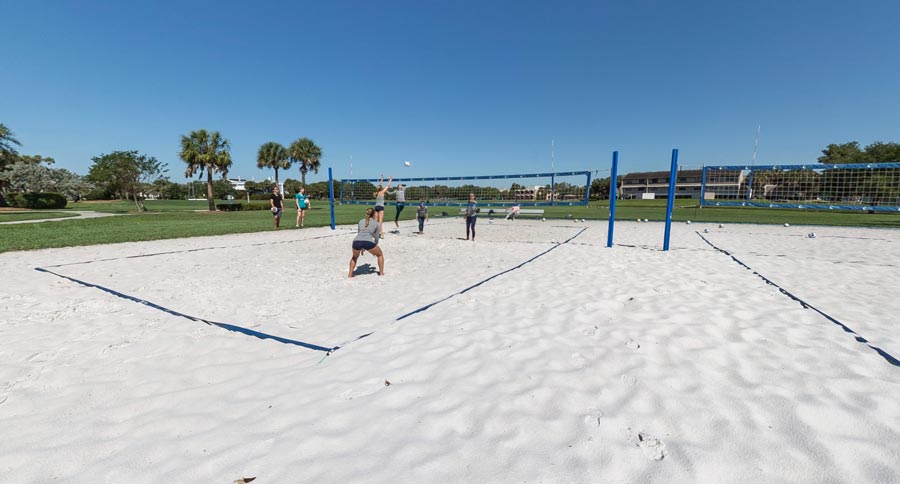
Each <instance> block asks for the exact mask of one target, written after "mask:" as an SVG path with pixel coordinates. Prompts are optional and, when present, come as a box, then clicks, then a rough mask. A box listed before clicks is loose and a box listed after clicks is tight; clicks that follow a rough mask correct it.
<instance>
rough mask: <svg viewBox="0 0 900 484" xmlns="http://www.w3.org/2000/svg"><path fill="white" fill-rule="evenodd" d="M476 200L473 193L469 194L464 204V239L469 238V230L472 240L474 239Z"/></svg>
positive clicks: (476, 212)
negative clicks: (467, 201) (467, 200)
mask: <svg viewBox="0 0 900 484" xmlns="http://www.w3.org/2000/svg"><path fill="white" fill-rule="evenodd" d="M480 211H481V209H480V208H478V202H477V201H475V194H474V193H470V194H469V203H467V204H466V240H469V232H470V231H471V232H472V242H474V241H475V222H477V221H478V212H480Z"/></svg>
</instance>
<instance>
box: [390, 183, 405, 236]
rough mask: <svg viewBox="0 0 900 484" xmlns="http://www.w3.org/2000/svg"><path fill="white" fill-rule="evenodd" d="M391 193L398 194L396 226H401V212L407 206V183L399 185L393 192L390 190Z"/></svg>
mask: <svg viewBox="0 0 900 484" xmlns="http://www.w3.org/2000/svg"><path fill="white" fill-rule="evenodd" d="M390 194H391V195H393V194H397V215H395V216H394V226H395V227H399V226H400V212H402V211H403V207H405V206H406V185H404V184H402V183H401V184H400V185H397V189H396V190H394V191H393V192H390Z"/></svg>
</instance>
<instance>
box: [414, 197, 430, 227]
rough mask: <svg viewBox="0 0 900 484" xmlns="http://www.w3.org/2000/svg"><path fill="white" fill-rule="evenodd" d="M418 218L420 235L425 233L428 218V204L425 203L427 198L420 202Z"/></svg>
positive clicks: (417, 212)
mask: <svg viewBox="0 0 900 484" xmlns="http://www.w3.org/2000/svg"><path fill="white" fill-rule="evenodd" d="M416 219H417V220H418V221H419V235H422V234H424V233H425V230H424V229H425V222H426V221H427V220H428V206H426V205H425V200H422V202H421V203H419V208H418V210H416Z"/></svg>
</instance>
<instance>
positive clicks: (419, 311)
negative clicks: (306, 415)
mask: <svg viewBox="0 0 900 484" xmlns="http://www.w3.org/2000/svg"><path fill="white" fill-rule="evenodd" d="M585 230H587V227H584V228H582V229H581V230H579V231H578V233H577V234H575V235H573V236H571V237H569V238H568V239H566V240H565V241H563V242H557V243H556V244H554V245H553V247H550V248H549V249H547V250H545V251H543V252H541V253H540V254H538V255H536V256H534V257H532V258H530V259H528V260H526V261H525V262H522V263H520V264H519V265H517V266H514V267H511V268H509V269H506V270H505V271H502V272H498V273H497V274H494V275H493V276H490V277H488V278H487V279H483V280H481V281H479V282H476V283H475V284H472V285H471V286H469V287H467V288H465V289H463V290H461V291H458V292H455V293H453V294H451V295H449V296H447V297H445V298H443V299H440V300H438V301H435V302H433V303H431V304H427V305H425V306H422V307H420V308H418V309H416V310H414V311H410V312H408V313H406V314H404V315H402V316H399V317H397V318H396V319H395V320H394V321H393V323H396V322H399V321H401V320H403V319H406V318H408V317H410V316H413V315H416V314H419V313H421V312H424V311H427V310H429V309H431V308H433V307H434V306H437V305H438V304H440V303H442V302H444V301H447V300H449V299H453V298H454V297H456V296H459V295H461V294H465V293H466V292H468V291H471V290H472V289H475V288H477V287H479V286H481V285H482V284H484V283H486V282H488V281H490V280H492V279H495V278H497V277H500V276H502V275H503V274H506V273H508V272H512V271H514V270H516V269H519V268H521V267H522V266H524V265H525V264H528V263H530V262H532V261H534V260H535V259H537V258H539V257H541V256H543V255H545V254H547V253H548V252H550V251H552V250H554V249H556V248H559V247H560V246H562V245H565V244H568V243H569V242H570V241H571V240H573V239H574V238H575V237H578V236H579V235H581V234H582V233H583V232H584V231H585ZM393 323H392V324H393ZM374 333H375V331H371V332H369V333H366V334H364V335H362V336H357V337H356V338H353V339H350V340H347V341H345V342H343V343H341V344H339V345H336V346H335V347H334V348H332V349H331V351H330V352H329V353H328V355H330V354H332V353H334V352H335V351H337V350H339V349H341V348H343V347H345V346H347V345H349V344H351V343H355V342H357V341H359V340H361V339H363V338H365V337H367V336H371V335H372V334H374ZM328 355H325V356H328ZM324 359H325V358H324V357H323V358H322V360H324Z"/></svg>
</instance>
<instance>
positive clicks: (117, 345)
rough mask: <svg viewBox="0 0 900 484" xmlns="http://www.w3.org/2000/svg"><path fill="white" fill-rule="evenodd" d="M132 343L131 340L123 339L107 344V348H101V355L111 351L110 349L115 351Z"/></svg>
mask: <svg viewBox="0 0 900 484" xmlns="http://www.w3.org/2000/svg"><path fill="white" fill-rule="evenodd" d="M130 345H131V341H128V340H125V341H121V342H119V343H115V344H111V345H107V346H106V347H105V348H103V349H102V350H100V356H106V354H107V353H109V352H110V351H114V350H117V349H119V348H124V347H126V346H130Z"/></svg>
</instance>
